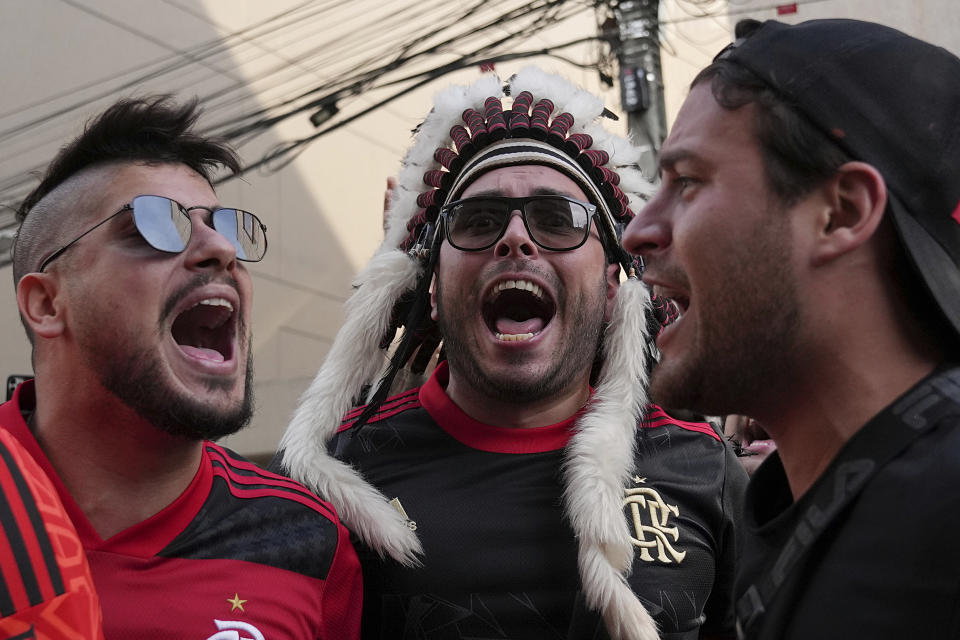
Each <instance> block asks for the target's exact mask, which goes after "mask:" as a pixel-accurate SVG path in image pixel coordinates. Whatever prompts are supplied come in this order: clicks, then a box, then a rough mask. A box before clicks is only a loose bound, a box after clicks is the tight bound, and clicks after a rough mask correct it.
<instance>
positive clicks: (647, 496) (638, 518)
mask: <svg viewBox="0 0 960 640" xmlns="http://www.w3.org/2000/svg"><path fill="white" fill-rule="evenodd" d="M645 480H646V478H640V477H638V476H634V478H633V481H634V483H636V484H641V483H642V482H644V481H645ZM623 505H624V507H627V508H629V515H630V517H631V521H632V522H633V533H634V535H633V536H631V540H632V541H633V544H634V546H636V547H639V548H640V559H641V560H643V561H644V562H653V561H654V555H653V553H652V552H654V550H656V551H655V552H656V559H657V560H658V561H659V562H663V563H664V564H670V563H672V562H677V563H680V562H683V559H684V558H685V557H686V556H687V552H686V551H677V550H676V549H675V548H674V546H673V545H674V544H676V543H677V541H678V540H679V539H680V528H679V527H677V526H672V527H671V526H669V525H670V516H671V515H672V516H674V517H676V516H679V515H680V510H679V509H678V508H677V507H676V506H674V505H672V504H667V503H666V502H664V501H663V498H661V497H660V494H659V493H657V491H656V490H654V489H651V488H649V487H634V488H632V489H627V490H626V497H625V498H624V500H623Z"/></svg>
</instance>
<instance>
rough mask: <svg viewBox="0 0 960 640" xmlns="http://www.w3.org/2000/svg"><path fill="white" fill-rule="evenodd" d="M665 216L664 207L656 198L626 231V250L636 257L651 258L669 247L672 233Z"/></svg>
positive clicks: (624, 234)
mask: <svg viewBox="0 0 960 640" xmlns="http://www.w3.org/2000/svg"><path fill="white" fill-rule="evenodd" d="M664 214H665V211H664V207H663V206H662V204H661V203H660V202H659V199H658V198H657V196H654V197H653V198H652V199H651V200H650V201H649V202H647V204H646V205H645V206H644V207H643V208H642V209H640V212H639V213H638V214H637V215H635V216H634V217H633V220H631V221H630V224H628V225H627V228H626V229H624V231H623V238H622V240H621V242H622V244H623V248H624V250H625V251H626V252H627V253H630V254H632V255H635V256H649V255H651V254H655V253H657V252H659V251H663V250H664V249H666V248H667V247H669V246H670V242H671V231H670V225H669V224H668V220H667V219H666V216H665V215H664Z"/></svg>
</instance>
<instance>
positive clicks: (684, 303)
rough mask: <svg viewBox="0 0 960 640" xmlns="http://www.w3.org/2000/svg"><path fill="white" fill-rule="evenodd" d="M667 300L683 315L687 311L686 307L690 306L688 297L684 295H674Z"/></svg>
mask: <svg viewBox="0 0 960 640" xmlns="http://www.w3.org/2000/svg"><path fill="white" fill-rule="evenodd" d="M669 301H670V302H672V303H673V306H675V307H676V308H677V310H678V311H679V312H680V315H683V314H684V313H686V312H687V308H689V307H690V298H687V297H685V296H674V297H672V298H669Z"/></svg>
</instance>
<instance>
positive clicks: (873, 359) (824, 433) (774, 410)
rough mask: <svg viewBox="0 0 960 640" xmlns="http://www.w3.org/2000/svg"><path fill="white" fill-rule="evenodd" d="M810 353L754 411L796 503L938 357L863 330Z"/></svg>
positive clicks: (904, 338)
mask: <svg viewBox="0 0 960 640" xmlns="http://www.w3.org/2000/svg"><path fill="white" fill-rule="evenodd" d="M856 334H857V332H852V333H848V334H846V337H845V338H844V337H840V338H838V339H835V340H833V341H832V342H831V344H829V345H827V346H824V345H820V347H819V348H811V349H808V350H805V352H804V356H803V357H804V360H805V361H806V362H807V364H806V365H804V366H803V367H802V370H801V368H800V367H797V371H796V372H795V375H792V376H791V377H790V380H789V384H787V385H785V386H784V387H782V389H781V393H779V395H778V396H777V395H773V396H772V398H773V401H772V402H769V403H768V404H767V405H766V406H764V407H762V408H761V410H759V411H757V412H756V413H755V414H751V415H752V417H754V418H756V419H757V420H759V421H760V422H761V424H763V426H764V427H765V428H766V429H767V432H768V433H769V434H770V435H771V437H772V438H773V439H774V440H775V441H776V444H777V450H778V451H779V453H780V459H781V461H782V462H783V466H784V470H785V472H786V475H787V479H788V481H789V483H790V490H791V492H792V494H793V496H794V499H797V498H799V497H800V496H802V495H803V494H804V493H806V491H807V490H808V489H809V488H810V486H811V485H812V484H813V483H814V482H815V481H816V480H817V478H819V477H820V475H821V474H822V473H823V472H824V470H825V469H826V468H827V466H828V465H829V464H830V462H831V461H832V460H833V459H834V458H835V457H836V455H837V453H838V452H839V450H840V448H841V447H843V445H844V444H846V442H847V441H848V440H849V439H850V438H851V437H853V436H854V435H855V434H856V433H857V432H858V431H859V430H860V429H861V428H862V427H863V426H864V425H865V424H866V423H867V422H868V421H869V420H870V419H871V418H873V417H874V416H876V415H877V414H878V413H880V412H881V411H882V410H883V409H884V408H886V407H887V406H889V405H890V404H892V403H893V402H894V401H895V400H896V399H897V398H898V397H899V396H901V395H902V394H903V393H904V392H906V391H907V390H908V389H910V388H911V387H912V386H913V385H915V384H916V383H917V382H919V381H920V380H921V379H923V378H924V377H925V376H927V375H929V374H930V373H931V372H932V371H933V369H934V368H935V367H936V366H937V364H938V362H939V360H940V355H939V354H938V353H937V352H936V351H935V350H934V349H931V348H929V345H927V346H923V345H918V344H917V343H916V342H913V341H911V339H910V336H909V335H905V334H902V333H887V334H886V335H884V334H883V332H876V331H870V330H867V329H864V330H862V331H860V332H859V335H856Z"/></svg>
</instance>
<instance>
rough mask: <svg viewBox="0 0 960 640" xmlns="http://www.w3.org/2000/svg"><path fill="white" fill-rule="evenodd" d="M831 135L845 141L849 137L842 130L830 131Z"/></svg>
mask: <svg viewBox="0 0 960 640" xmlns="http://www.w3.org/2000/svg"><path fill="white" fill-rule="evenodd" d="M830 135H832V136H833V137H834V138H836V139H837V140H843V139H844V138H846V137H847V132H846V131H844V130H843V129H840V128H834V129H830Z"/></svg>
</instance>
